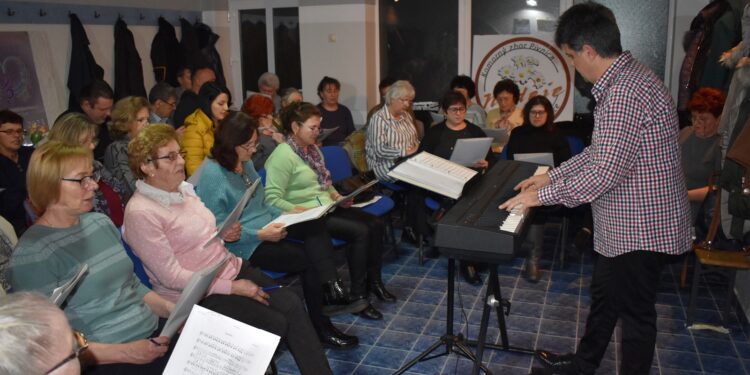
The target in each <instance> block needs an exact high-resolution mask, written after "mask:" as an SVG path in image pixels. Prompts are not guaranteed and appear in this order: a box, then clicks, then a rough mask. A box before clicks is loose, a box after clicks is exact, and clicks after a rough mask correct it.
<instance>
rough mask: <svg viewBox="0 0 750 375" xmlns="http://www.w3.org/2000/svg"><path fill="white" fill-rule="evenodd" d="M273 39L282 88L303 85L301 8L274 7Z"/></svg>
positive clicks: (277, 71) (277, 70)
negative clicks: (300, 40)
mask: <svg viewBox="0 0 750 375" xmlns="http://www.w3.org/2000/svg"><path fill="white" fill-rule="evenodd" d="M273 40H274V54H275V56H274V57H275V59H276V75H278V76H279V81H280V82H281V88H282V89H284V88H287V87H295V88H298V89H299V88H300V87H302V67H301V66H300V55H299V9H298V8H274V9H273Z"/></svg>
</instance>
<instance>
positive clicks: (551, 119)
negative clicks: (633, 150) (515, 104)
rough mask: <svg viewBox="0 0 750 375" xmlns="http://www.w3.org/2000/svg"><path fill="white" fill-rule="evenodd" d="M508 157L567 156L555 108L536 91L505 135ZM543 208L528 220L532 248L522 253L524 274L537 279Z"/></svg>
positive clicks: (559, 158) (557, 158)
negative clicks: (518, 123)
mask: <svg viewBox="0 0 750 375" xmlns="http://www.w3.org/2000/svg"><path fill="white" fill-rule="evenodd" d="M506 147H507V148H508V159H509V160H513V157H514V155H515V154H523V153H537V152H545V153H552V156H553V158H554V162H555V166H558V165H560V164H561V163H562V162H564V161H566V160H568V159H570V146H568V141H567V140H566V139H565V136H564V135H563V134H562V133H560V132H559V131H558V130H557V128H556V127H555V112H554V110H553V109H552V103H550V101H549V99H547V98H546V97H544V96H542V95H537V96H535V97H533V98H531V99H529V101H528V102H526V105H525V106H524V107H523V125H521V126H520V127H518V128H516V129H515V130H513V132H512V133H510V139H508V144H507V145H506ZM544 213H545V211H544V210H537V212H536V214H534V220H533V221H532V222H531V226H530V227H529V232H528V234H527V238H528V239H530V240H531V241H532V248H531V250H529V253H528V255H527V257H526V278H527V279H528V280H529V281H532V282H537V281H539V277H540V271H539V258H541V256H542V244H543V242H544V233H543V230H544V221H545V214H544Z"/></svg>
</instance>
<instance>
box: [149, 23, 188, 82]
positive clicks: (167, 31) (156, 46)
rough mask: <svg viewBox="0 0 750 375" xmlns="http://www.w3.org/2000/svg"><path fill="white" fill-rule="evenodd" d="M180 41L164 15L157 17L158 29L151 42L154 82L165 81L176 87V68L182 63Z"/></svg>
mask: <svg viewBox="0 0 750 375" xmlns="http://www.w3.org/2000/svg"><path fill="white" fill-rule="evenodd" d="M181 51H182V50H181V49H180V42H179V41H177V34H176V33H175V30H174V26H172V24H171V23H169V22H168V21H167V20H166V19H164V17H159V31H158V32H157V33H156V35H154V40H153V41H152V42H151V65H153V67H154V79H155V81H156V82H167V83H169V84H170V85H172V86H174V87H177V86H179V83H177V69H179V68H180V66H182V65H183V64H184V62H183V61H182V53H181Z"/></svg>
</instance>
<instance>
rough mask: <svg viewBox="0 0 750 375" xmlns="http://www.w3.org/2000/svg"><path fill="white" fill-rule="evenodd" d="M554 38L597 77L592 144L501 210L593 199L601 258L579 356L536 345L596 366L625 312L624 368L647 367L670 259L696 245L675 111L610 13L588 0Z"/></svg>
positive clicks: (640, 370) (551, 363) (573, 362)
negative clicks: (624, 41)
mask: <svg viewBox="0 0 750 375" xmlns="http://www.w3.org/2000/svg"><path fill="white" fill-rule="evenodd" d="M555 43H556V44H557V45H558V46H560V47H561V48H562V50H563V52H564V53H565V54H566V55H567V56H568V58H569V59H570V60H571V61H572V63H573V65H574V66H575V68H576V70H577V71H578V73H580V74H581V76H582V77H583V78H584V79H586V80H587V81H589V82H592V83H594V87H593V89H592V93H593V95H594V98H595V100H596V108H595V109H594V133H593V135H592V142H591V146H589V147H587V148H586V149H585V150H584V151H583V152H582V153H581V154H579V155H577V156H575V157H573V158H571V159H570V160H569V161H567V162H565V163H563V164H562V165H560V167H559V168H555V169H553V170H551V171H550V172H549V173H548V174H544V175H540V176H534V177H531V178H529V179H527V180H524V181H522V182H521V183H520V184H519V185H518V186H517V187H516V188H517V189H521V191H522V192H521V193H520V194H519V195H517V196H516V197H514V198H512V199H510V200H508V201H507V202H505V203H504V204H503V205H501V208H504V209H510V208H512V207H514V206H516V205H517V204H522V205H524V206H525V207H534V206H539V205H556V204H563V205H565V206H568V207H573V206H577V205H580V204H583V203H588V202H591V205H592V209H593V213H594V249H595V251H596V252H597V253H599V256H598V257H597V259H596V264H595V267H594V274H593V277H592V281H591V308H590V312H589V316H588V319H587V321H586V331H585V333H584V335H583V337H582V338H581V342H580V344H579V346H578V350H577V352H576V353H575V354H565V355H557V354H553V353H550V352H547V351H543V350H539V351H537V353H536V355H537V358H538V359H539V360H540V361H541V362H542V363H543V364H544V365H545V367H547V369H548V371H550V372H554V373H562V374H579V373H582V374H593V373H594V371H595V370H596V369H597V367H599V363H600V361H601V359H602V356H603V355H604V353H605V351H606V349H607V345H608V344H609V341H610V338H611V336H612V332H613V330H614V328H615V325H616V323H617V320H618V318H619V319H622V356H623V357H622V361H621V370H620V374H648V373H649V371H650V368H651V361H652V359H653V355H654V345H655V342H656V308H655V306H654V304H655V302H656V291H657V286H658V283H659V279H660V273H661V271H662V268H663V267H664V265H665V264H666V263H668V262H670V261H672V260H674V258H675V257H676V256H677V255H679V254H682V253H684V252H686V251H688V250H689V249H690V244H691V238H690V232H689V226H690V209H689V206H688V201H687V191H686V188H685V181H684V177H683V173H682V169H681V164H680V152H679V149H678V143H677V138H678V130H679V129H678V128H679V127H678V122H677V111H676V109H675V106H674V103H673V101H672V99H671V97H670V96H669V92H668V91H667V89H666V87H664V84H663V83H662V82H661V81H660V80H659V79H658V78H657V77H656V76H655V75H654V74H653V72H651V71H650V70H649V69H648V68H646V67H645V66H643V65H642V64H640V63H639V62H638V61H636V60H635V59H633V57H632V55H631V54H630V52H627V51H625V52H623V51H622V47H621V45H620V32H619V29H618V27H617V22H616V20H615V17H614V14H613V13H612V11H611V10H610V9H608V8H606V7H604V6H602V5H600V4H597V3H582V4H578V5H575V6H573V7H571V8H570V9H568V10H567V11H566V12H565V13H564V14H563V15H562V16H560V19H559V23H558V26H557V31H556V33H555Z"/></svg>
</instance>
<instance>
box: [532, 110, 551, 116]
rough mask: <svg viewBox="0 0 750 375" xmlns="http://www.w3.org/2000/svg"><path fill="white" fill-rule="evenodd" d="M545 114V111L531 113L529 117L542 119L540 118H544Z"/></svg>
mask: <svg viewBox="0 0 750 375" xmlns="http://www.w3.org/2000/svg"><path fill="white" fill-rule="evenodd" d="M546 114H547V111H531V112H529V115H531V117H542V116H544V115H546Z"/></svg>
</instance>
